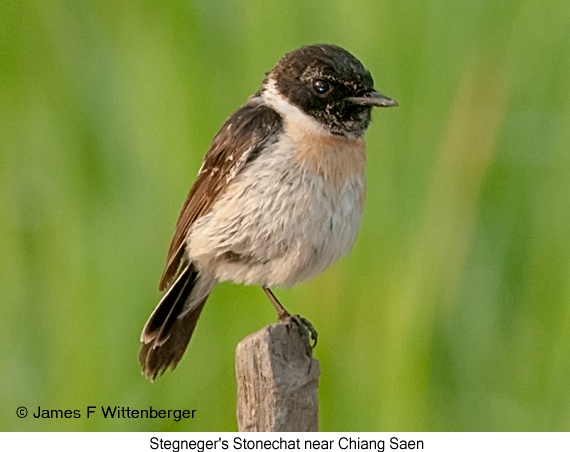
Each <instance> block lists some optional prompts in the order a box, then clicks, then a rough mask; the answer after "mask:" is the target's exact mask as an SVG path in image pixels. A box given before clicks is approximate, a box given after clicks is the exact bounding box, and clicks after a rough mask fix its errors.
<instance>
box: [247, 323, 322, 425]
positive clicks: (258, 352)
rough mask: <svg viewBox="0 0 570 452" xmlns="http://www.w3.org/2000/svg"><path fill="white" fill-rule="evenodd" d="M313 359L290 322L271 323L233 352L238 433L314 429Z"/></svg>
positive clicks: (315, 377) (315, 385)
mask: <svg viewBox="0 0 570 452" xmlns="http://www.w3.org/2000/svg"><path fill="white" fill-rule="evenodd" d="M320 373H321V371H320V370H319V361H317V360H316V359H315V358H313V357H312V349H311V346H310V344H309V337H308V334H304V335H301V333H300V332H299V326H298V325H297V324H296V323H295V322H289V323H287V324H284V323H275V324H273V325H269V326H267V327H265V328H263V329H261V330H259V331H257V332H256V333H253V334H251V335H249V336H247V337H246V338H245V339H244V340H242V341H241V342H240V343H239V344H238V345H237V348H236V375H237V390H238V400H237V418H238V427H239V431H240V432H316V431H318V399H317V388H318V384H319V375H320Z"/></svg>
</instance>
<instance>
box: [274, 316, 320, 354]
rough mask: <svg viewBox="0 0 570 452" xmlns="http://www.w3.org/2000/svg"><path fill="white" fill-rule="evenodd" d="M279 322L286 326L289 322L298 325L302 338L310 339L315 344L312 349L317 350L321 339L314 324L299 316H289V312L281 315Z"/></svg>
mask: <svg viewBox="0 0 570 452" xmlns="http://www.w3.org/2000/svg"><path fill="white" fill-rule="evenodd" d="M279 322H281V323H285V324H287V323H289V322H294V323H296V324H297V326H298V327H299V333H300V334H301V336H302V337H306V338H309V339H310V341H312V343H313V344H312V346H311V347H312V348H315V347H316V346H317V339H318V337H319V333H317V330H316V329H315V327H314V326H313V324H312V323H311V322H309V321H308V320H307V319H306V318H304V317H301V316H300V315H297V314H295V315H292V314H289V313H288V312H287V311H285V312H284V313H282V314H281V315H279Z"/></svg>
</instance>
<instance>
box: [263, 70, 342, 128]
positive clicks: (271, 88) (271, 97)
mask: <svg viewBox="0 0 570 452" xmlns="http://www.w3.org/2000/svg"><path fill="white" fill-rule="evenodd" d="M261 97H262V98H263V100H264V102H265V103H266V104H267V105H269V106H270V107H272V108H274V109H275V111H277V112H278V113H279V114H281V116H283V118H284V119H285V124H286V125H287V124H291V125H293V124H294V126H296V127H302V128H303V129H306V131H307V132H308V133H312V134H315V135H330V134H331V132H330V131H329V130H327V128H326V127H325V126H323V125H322V124H321V123H320V122H319V121H317V120H316V119H315V118H313V117H312V116H310V115H308V114H306V113H305V112H304V111H302V110H301V109H300V108H299V107H297V106H296V105H293V104H292V103H291V102H289V101H288V100H287V99H285V97H283V95H282V94H281V93H280V92H279V91H278V90H277V86H276V85H275V80H269V81H268V82H267V83H266V85H265V88H264V89H263V91H262V93H261Z"/></svg>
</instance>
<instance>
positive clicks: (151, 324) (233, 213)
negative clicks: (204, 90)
mask: <svg viewBox="0 0 570 452" xmlns="http://www.w3.org/2000/svg"><path fill="white" fill-rule="evenodd" d="M396 105H398V104H397V102H396V101H394V100H392V99H390V98H388V97H386V96H383V95H382V94H379V93H378V92H376V91H375V90H374V83H373V80H372V76H371V75H370V72H368V71H367V70H366V69H365V68H364V66H363V65H362V63H361V62H360V61H359V60H358V59H357V58H355V57H354V56H353V55H352V54H350V53H349V52H347V51H346V50H344V49H342V48H340V47H338V46H335V45H329V44H318V45H310V46H305V47H301V48H300V49H297V50H294V51H293V52H290V53H288V54H286V55H285V56H284V57H283V58H282V59H281V60H280V61H279V62H278V63H277V65H276V66H275V68H273V70H271V71H270V72H268V73H267V74H266V75H265V78H264V80H263V84H262V86H261V88H260V89H259V91H258V92H257V93H255V94H254V95H253V96H251V97H250V98H249V99H248V101H247V103H246V104H245V105H244V106H242V107H241V108H239V109H238V110H237V111H236V112H235V113H234V114H232V115H231V116H230V117H229V118H228V119H227V120H226V122H225V123H224V125H223V126H222V128H221V129H220V131H219V132H218V134H217V135H216V136H215V137H214V140H213V141H212V144H211V145H210V148H209V149H208V152H207V153H206V155H205V157H204V162H203V164H202V167H201V168H200V171H199V172H198V176H197V178H196V181H195V182H194V185H193V186H192V188H191V189H190V193H189V194H188V197H187V198H186V201H185V202H184V205H183V207H182V211H181V212H180V216H179V217H178V223H177V224H176V230H175V233H174V238H173V239H172V243H171V245H170V249H169V250H168V257H167V262H166V268H165V270H164V273H163V274H162V278H161V280H160V286H159V288H160V290H166V292H165V294H164V296H163V297H162V299H161V300H160V303H159V304H158V306H157V307H156V308H155V309H154V311H153V312H152V314H151V316H150V318H149V319H148V321H147V323H146V325H145V326H144V329H143V332H142V335H141V341H142V342H143V346H142V349H141V351H140V354H139V361H140V362H141V365H142V368H143V373H144V374H146V375H147V376H148V377H150V378H151V379H152V380H154V379H155V378H156V377H157V376H158V375H159V374H162V373H164V371H165V370H166V369H167V368H168V367H169V366H171V367H172V368H173V369H174V367H175V366H176V365H177V364H178V362H179V361H180V359H181V358H182V355H183V354H184V351H185V350H186V347H187V346H188V342H189V341H190V337H191V336H192V333H193V332H194V328H195V327H196V323H197V321H198V318H199V317H200V313H201V312H202V308H203V307H204V303H205V302H206V299H207V298H208V295H209V294H210V292H211V291H212V289H213V288H214V286H215V284H216V282H218V281H228V280H229V281H233V282H236V283H243V284H255V285H259V286H261V287H262V288H263V290H264V291H265V293H266V294H267V295H268V297H269V299H270V300H271V301H272V303H273V304H274V306H275V307H276V309H277V312H278V315H279V319H280V320H284V319H285V318H287V317H290V315H289V313H288V312H287V311H286V310H285V309H284V308H283V306H281V304H280V303H279V301H277V298H275V296H274V295H273V293H272V292H271V290H270V288H271V287H275V286H280V287H291V286H294V285H296V284H298V283H300V282H302V281H305V280H307V279H309V278H312V277H314V276H316V275H318V274H319V273H321V272H323V271H324V270H325V269H326V268H327V267H329V266H330V265H331V264H333V263H334V262H335V261H336V260H337V259H338V258H340V257H341V256H344V255H346V254H348V252H349V251H350V249H351V248H352V246H353V244H354V241H355V239H356V234H357V232H358V227H359V223H360V218H361V216H362V209H363V206H364V196H365V191H366V188H365V174H364V170H365V164H366V149H365V144H364V133H365V132H366V129H367V128H368V126H369V124H370V115H371V111H372V107H391V106H396Z"/></svg>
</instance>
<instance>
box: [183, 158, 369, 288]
mask: <svg viewBox="0 0 570 452" xmlns="http://www.w3.org/2000/svg"><path fill="white" fill-rule="evenodd" d="M286 168H288V170H287V169H286ZM335 182H338V181H335ZM364 190H365V181H364V176H363V172H360V173H358V174H354V175H350V176H347V177H345V178H344V180H343V181H341V183H340V184H339V183H331V181H326V180H325V178H323V177H322V176H321V175H318V174H315V173H314V172H313V171H310V170H307V168H305V167H303V166H302V165H301V164H300V162H299V161H297V160H296V159H295V158H294V157H293V156H292V152H291V150H290V149H287V148H280V149H279V150H275V149H274V150H272V151H270V152H266V153H264V154H262V155H260V156H259V157H257V159H255V160H254V161H253V162H252V163H251V164H250V165H248V167H247V168H246V169H245V170H243V171H242V172H241V173H240V174H238V176H237V177H236V178H235V179H234V180H233V181H232V182H231V183H230V185H229V186H228V189H227V190H226V191H225V192H224V194H223V195H222V196H221V197H220V198H219V199H218V200H217V201H216V203H215V204H214V206H213V208H212V210H211V211H210V212H209V213H208V214H206V215H204V216H203V217H201V218H200V219H198V220H197V221H196V223H195V224H194V225H193V226H192V228H191V229H190V231H189V233H188V237H187V245H188V248H187V249H188V254H189V257H190V259H191V260H192V261H194V262H196V263H197V265H198V266H199V268H200V269H201V270H203V271H207V272H208V273H211V274H212V275H213V276H215V277H216V278H217V279H218V280H220V281H225V280H231V281H234V282H237V283H245V284H258V285H261V286H268V287H271V286H293V285H295V284H297V283H299V282H301V281H303V280H305V279H308V278H311V277H313V276H316V275H317V274H319V273H321V272H323V271H324V270H325V269H326V268H327V267H328V266H330V265H331V264H333V263H334V262H335V261H336V260H337V259H338V258H339V257H341V256H343V255H345V254H347V253H348V252H349V251H350V249H351V248H352V246H353V244H354V241H355V239H356V234H357V232H358V227H359V223H360V218H361V216H362V207H363V199H364Z"/></svg>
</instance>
